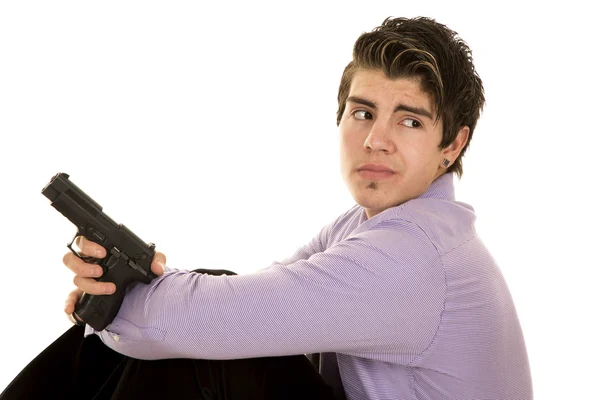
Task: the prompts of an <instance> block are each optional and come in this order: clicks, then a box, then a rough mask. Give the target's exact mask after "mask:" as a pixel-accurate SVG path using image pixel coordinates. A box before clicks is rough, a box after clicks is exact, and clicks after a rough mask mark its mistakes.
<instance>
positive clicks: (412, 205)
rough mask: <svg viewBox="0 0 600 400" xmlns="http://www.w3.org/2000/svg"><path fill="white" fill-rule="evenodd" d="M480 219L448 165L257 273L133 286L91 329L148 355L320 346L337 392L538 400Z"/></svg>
mask: <svg viewBox="0 0 600 400" xmlns="http://www.w3.org/2000/svg"><path fill="white" fill-rule="evenodd" d="M474 222H475V214H474V212H473V208H472V207H470V206H469V205H467V204H465V203H461V202H457V201H455V200H454V187H453V176H452V175H451V174H445V175H442V176H441V177H440V178H438V179H437V180H436V181H435V182H433V184H432V185H431V186H430V187H429V189H428V190H427V191H426V192H425V193H424V194H423V195H422V196H420V197H419V198H416V199H413V200H410V201H407V202H406V203H404V204H401V205H399V206H397V207H393V208H390V209H387V210H385V211H384V212H382V213H380V214H378V215H376V216H374V217H373V218H371V219H368V220H367V219H366V216H365V213H364V210H363V208H362V207H360V206H358V205H356V206H354V207H353V208H351V209H350V210H349V211H347V212H346V213H344V214H342V215H341V216H340V217H338V218H337V219H336V220H334V221H333V222H332V223H331V224H329V225H327V226H325V227H324V228H323V229H322V230H321V232H320V233H319V234H318V235H317V236H316V237H315V238H314V239H313V240H312V241H311V242H310V243H309V244H307V245H306V246H304V247H302V248H301V249H299V250H298V251H297V252H296V254H294V255H293V256H292V257H290V258H288V259H286V260H283V261H281V262H276V263H273V264H272V265H271V266H269V267H267V268H265V269H263V270H260V271H258V272H255V273H252V274H246V275H237V276H226V275H222V276H211V275H202V274H196V273H190V272H189V271H177V270H174V271H169V272H167V273H166V274H165V275H164V276H162V277H160V278H158V279H156V280H154V281H153V282H152V283H151V284H150V285H137V286H135V287H134V288H133V289H132V290H131V291H129V292H128V294H127V296H126V298H125V301H124V302H123V305H122V307H121V310H120V311H119V314H118V316H117V317H116V318H115V320H114V321H113V323H112V324H111V325H109V326H108V327H107V329H106V330H104V331H102V332H96V333H97V334H98V335H99V336H100V337H101V338H102V340H103V341H104V343H105V344H106V345H107V346H109V347H110V348H112V349H114V350H115V351H118V352H119V353H122V354H125V355H128V356H131V357H135V358H140V359H146V360H152V359H162V358H203V359H223V360H225V359H235V358H252V357H267V356H284V355H293V354H307V355H309V354H311V353H320V354H321V365H320V373H321V375H322V376H323V378H324V379H325V381H326V382H327V383H328V384H330V385H331V386H332V387H333V388H334V392H335V394H336V397H337V398H339V399H344V398H346V399H351V400H368V399H394V400H397V399H431V400H433V399H443V400H452V399H461V400H467V399H487V400H492V399H503V400H528V399H532V398H533V394H532V384H531V375H530V370H529V362H528V358H527V352H526V348H525V343H524V339H523V334H522V331H521V327H520V324H519V320H518V317H517V313H516V311H515V307H514V305H513V302H512V299H511V295H510V292H509V289H508V287H507V285H506V283H505V281H504V279H503V277H502V274H501V272H500V270H499V268H498V266H497V265H496V263H495V262H494V259H493V258H492V256H491V255H490V253H489V252H488V250H487V249H486V247H485V246H484V244H483V243H482V242H481V240H480V238H479V237H478V236H477V233H476V232H475V228H474ZM228 269H231V270H236V269H239V268H236V266H235V265H232V266H231V267H230V268H228ZM93 332H94V331H93V329H92V328H90V327H88V328H87V331H86V334H91V333H93Z"/></svg>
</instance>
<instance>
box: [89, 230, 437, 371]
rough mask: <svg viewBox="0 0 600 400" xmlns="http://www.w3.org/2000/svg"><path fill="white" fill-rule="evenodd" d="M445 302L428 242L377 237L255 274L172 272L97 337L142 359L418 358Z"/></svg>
mask: <svg viewBox="0 0 600 400" xmlns="http://www.w3.org/2000/svg"><path fill="white" fill-rule="evenodd" d="M444 294H445V280H444V274H443V269H442V267H441V264H440V261H439V257H437V252H436V251H435V249H434V248H433V246H432V245H431V243H430V242H429V241H428V240H426V238H423V237H417V236H414V235H413V234H412V233H407V232H406V231H398V230H390V229H387V228H386V229H373V230H371V231H367V232H363V233H361V234H359V235H356V236H352V237H350V238H349V239H348V240H345V241H343V242H340V243H339V244H337V245H335V246H332V247H331V248H329V249H327V250H326V251H324V252H320V253H316V254H313V255H312V256H311V257H309V258H308V259H306V260H299V261H297V262H295V263H292V264H288V265H282V266H279V267H278V268H273V269H269V270H264V271H260V272H257V273H254V274H248V275H236V276H210V275H205V274H195V273H188V272H179V271H175V272H171V273H166V274H165V275H164V276H162V277H160V278H158V279H155V281H153V282H152V283H151V284H150V285H137V286H135V287H134V288H133V289H132V290H131V291H130V292H129V293H128V294H127V296H126V297H125V300H124V302H123V305H122V307H121V310H120V311H119V314H118V315H117V317H116V318H115V320H114V321H113V323H112V324H111V325H109V326H108V327H107V329H106V330H104V331H102V332H99V335H100V337H101V338H102V340H103V341H104V343H105V344H106V345H107V346H109V347H110V348H112V349H113V350H115V351H117V352H120V353H122V354H125V355H128V356H130V357H134V358H140V359H162V358H202V359H235V358H252V357H266V356H284V355H292V354H303V353H317V352H325V351H330V352H331V351H335V352H341V353H346V354H353V355H357V356H361V355H364V354H365V353H366V352H368V353H372V352H373V351H377V350H381V352H382V354H383V353H385V354H388V355H389V353H390V352H401V353H403V354H406V355H416V354H419V353H420V352H421V351H422V350H423V349H424V348H426V346H428V345H429V343H430V342H431V340H432V338H433V336H434V334H435V332H436V329H437V326H438V324H439V320H440V314H441V311H442V309H443V303H444Z"/></svg>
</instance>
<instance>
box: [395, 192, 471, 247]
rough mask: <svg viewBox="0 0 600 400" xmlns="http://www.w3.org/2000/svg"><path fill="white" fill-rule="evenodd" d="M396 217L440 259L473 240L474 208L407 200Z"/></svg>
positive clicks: (434, 200)
mask: <svg viewBox="0 0 600 400" xmlns="http://www.w3.org/2000/svg"><path fill="white" fill-rule="evenodd" d="M395 217H396V218H398V219H402V220H405V221H410V222H411V223H412V224H414V226H415V227H418V228H419V229H420V230H421V231H422V232H423V234H424V235H426V236H427V238H428V240H429V241H430V242H431V243H432V244H433V246H435V248H436V249H437V251H438V253H439V254H440V255H443V254H445V253H447V252H448V251H450V250H452V249H454V248H456V247H458V246H459V245H460V244H462V243H464V242H467V241H469V240H471V239H473V237H475V236H476V232H475V220H476V215H475V212H474V210H473V207H471V206H470V205H469V204H466V203H463V202H459V201H455V200H449V199H437V198H417V199H413V200H409V201H407V202H406V203H404V204H402V205H401V206H399V207H398V210H397V212H396V215H395Z"/></svg>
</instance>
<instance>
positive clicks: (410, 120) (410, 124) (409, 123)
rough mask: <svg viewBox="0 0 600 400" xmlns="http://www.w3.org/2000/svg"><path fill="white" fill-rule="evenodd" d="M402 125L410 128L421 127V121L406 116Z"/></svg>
mask: <svg viewBox="0 0 600 400" xmlns="http://www.w3.org/2000/svg"><path fill="white" fill-rule="evenodd" d="M400 123H401V124H402V125H404V126H407V127H409V128H420V127H421V123H420V122H419V121H417V120H416V119H414V118H406V119H403V120H402V122H400Z"/></svg>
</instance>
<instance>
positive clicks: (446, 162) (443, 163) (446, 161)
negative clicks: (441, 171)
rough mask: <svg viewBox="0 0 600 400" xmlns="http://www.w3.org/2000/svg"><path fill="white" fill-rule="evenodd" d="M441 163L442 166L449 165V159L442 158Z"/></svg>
mask: <svg viewBox="0 0 600 400" xmlns="http://www.w3.org/2000/svg"><path fill="white" fill-rule="evenodd" d="M442 165H443V166H444V167H447V166H448V165H450V160H448V159H447V158H444V161H442Z"/></svg>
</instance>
